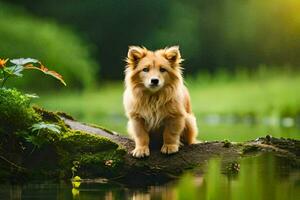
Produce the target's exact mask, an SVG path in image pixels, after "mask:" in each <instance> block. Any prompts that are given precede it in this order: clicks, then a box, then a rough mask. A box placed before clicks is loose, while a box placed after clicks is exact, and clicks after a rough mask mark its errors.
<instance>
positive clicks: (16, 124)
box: [0, 89, 41, 132]
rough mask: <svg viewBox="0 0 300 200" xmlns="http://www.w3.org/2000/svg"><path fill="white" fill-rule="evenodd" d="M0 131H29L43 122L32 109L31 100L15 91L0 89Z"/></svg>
mask: <svg viewBox="0 0 300 200" xmlns="http://www.w3.org/2000/svg"><path fill="white" fill-rule="evenodd" d="M0 111H1V112H0V129H2V130H4V131H8V132H11V131H17V130H27V129H28V128H29V127H30V126H32V125H33V124H34V123H37V122H38V121H40V120H41V118H40V116H39V115H38V114H37V113H36V112H35V111H34V110H33V108H31V107H30V99H29V98H28V97H27V96H26V95H23V94H22V93H21V92H19V91H17V90H15V89H0Z"/></svg>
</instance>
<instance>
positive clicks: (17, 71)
mask: <svg viewBox="0 0 300 200" xmlns="http://www.w3.org/2000/svg"><path fill="white" fill-rule="evenodd" d="M23 70H24V67H23V66H21V65H14V66H11V67H6V68H5V69H4V71H5V72H6V73H8V74H10V75H14V76H18V77H22V76H23V74H21V72H22V71H23Z"/></svg>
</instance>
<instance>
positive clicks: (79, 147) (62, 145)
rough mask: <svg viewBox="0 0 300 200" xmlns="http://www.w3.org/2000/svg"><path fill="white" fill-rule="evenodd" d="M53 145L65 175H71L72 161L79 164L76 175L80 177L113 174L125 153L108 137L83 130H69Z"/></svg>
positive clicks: (116, 171) (115, 172) (120, 164)
mask: <svg viewBox="0 0 300 200" xmlns="http://www.w3.org/2000/svg"><path fill="white" fill-rule="evenodd" d="M55 145H56V148H57V153H58V155H59V160H60V161H59V163H60V164H59V165H60V167H61V168H62V170H63V171H64V176H65V177H70V176H71V173H72V171H71V169H72V168H74V166H73V163H74V162H77V163H78V164H76V165H78V166H79V169H76V171H77V172H76V173H78V174H76V175H79V176H82V177H97V176H100V175H101V176H112V175H115V174H117V173H118V170H117V169H119V168H120V167H121V166H122V163H123V155H124V154H125V150H123V149H121V148H119V146H118V144H116V143H114V142H112V141H110V140H109V139H107V138H104V137H101V136H98V135H93V134H90V133H86V132H83V131H75V130H69V131H68V132H66V133H64V135H63V137H62V138H61V139H60V141H58V142H57V143H56V144H55ZM76 168H77V167H76Z"/></svg>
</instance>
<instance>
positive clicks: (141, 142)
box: [128, 118, 150, 158]
mask: <svg viewBox="0 0 300 200" xmlns="http://www.w3.org/2000/svg"><path fill="white" fill-rule="evenodd" d="M128 132H129V133H130V134H131V135H132V137H133V139H134V142H135V148H134V150H133V151H132V155H133V156H134V157H137V158H142V157H145V156H149V155H150V150H149V134H148V133H147V131H146V129H145V122H144V120H143V119H140V118H133V119H130V120H129V122H128Z"/></svg>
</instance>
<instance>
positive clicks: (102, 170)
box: [78, 149, 125, 177]
mask: <svg viewBox="0 0 300 200" xmlns="http://www.w3.org/2000/svg"><path fill="white" fill-rule="evenodd" d="M124 154H125V151H123V150H122V149H116V150H109V151H104V152H100V153H95V154H90V153H87V154H82V155H80V158H79V164H80V168H79V170H78V173H79V175H80V176H82V177H95V176H96V177H97V176H116V175H117V174H118V173H119V172H120V168H122V166H123V155H124Z"/></svg>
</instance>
